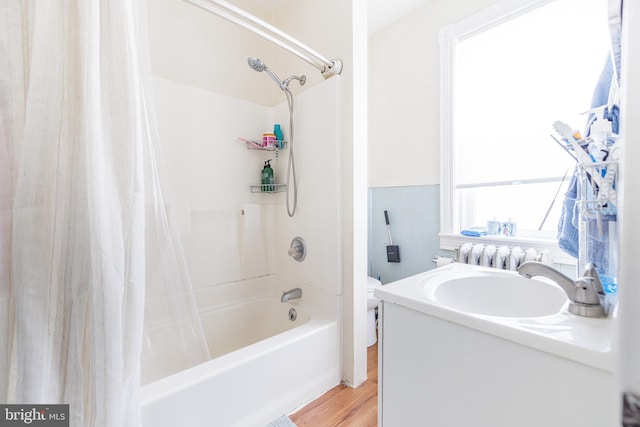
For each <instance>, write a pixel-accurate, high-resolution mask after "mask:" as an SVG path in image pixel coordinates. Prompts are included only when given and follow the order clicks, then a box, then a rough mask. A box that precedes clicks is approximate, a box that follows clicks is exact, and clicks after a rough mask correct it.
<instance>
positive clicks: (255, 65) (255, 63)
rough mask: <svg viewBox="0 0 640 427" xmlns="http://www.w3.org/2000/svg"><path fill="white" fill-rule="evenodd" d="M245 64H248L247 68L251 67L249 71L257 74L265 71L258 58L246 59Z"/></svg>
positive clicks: (263, 64)
mask: <svg viewBox="0 0 640 427" xmlns="http://www.w3.org/2000/svg"><path fill="white" fill-rule="evenodd" d="M247 63H248V64H249V67H251V69H253V70H255V71H258V72H263V71H264V70H266V69H267V66H266V64H265V63H264V62H262V61H261V60H259V59H258V58H247Z"/></svg>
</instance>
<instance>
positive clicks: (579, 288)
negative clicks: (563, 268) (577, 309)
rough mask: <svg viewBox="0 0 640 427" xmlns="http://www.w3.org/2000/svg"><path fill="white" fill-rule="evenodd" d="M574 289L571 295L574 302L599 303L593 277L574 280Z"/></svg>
mask: <svg viewBox="0 0 640 427" xmlns="http://www.w3.org/2000/svg"><path fill="white" fill-rule="evenodd" d="M575 283H576V291H575V294H574V297H573V300H574V301H575V302H579V303H581V304H600V298H599V297H598V291H597V289H596V288H595V286H596V285H595V280H594V279H593V277H581V278H579V279H577V280H576V282H575Z"/></svg>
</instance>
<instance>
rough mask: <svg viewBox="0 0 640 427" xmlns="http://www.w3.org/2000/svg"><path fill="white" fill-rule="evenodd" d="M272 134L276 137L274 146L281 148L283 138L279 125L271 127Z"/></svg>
mask: <svg viewBox="0 0 640 427" xmlns="http://www.w3.org/2000/svg"><path fill="white" fill-rule="evenodd" d="M273 133H274V134H275V135H276V144H277V146H278V148H282V147H283V145H284V137H283V136H282V129H281V128H280V125H279V124H277V123H276V124H275V125H273Z"/></svg>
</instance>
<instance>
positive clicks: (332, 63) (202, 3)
mask: <svg viewBox="0 0 640 427" xmlns="http://www.w3.org/2000/svg"><path fill="white" fill-rule="evenodd" d="M183 1H185V2H187V3H191V4H192V5H194V6H197V7H199V8H200V9H203V10H205V11H207V12H211V13H214V14H216V15H218V16H220V17H221V18H224V19H226V20H227V21H230V22H232V23H234V24H236V25H239V26H241V27H242V28H245V29H247V30H249V31H252V32H254V33H255V34H257V35H259V36H261V37H263V38H265V39H267V40H269V41H270V42H272V43H274V44H276V45H278V46H280V47H281V48H283V49H285V50H287V51H288V52H290V53H292V54H294V55H296V56H297V57H299V58H300V59H302V60H303V61H305V62H307V63H309V64H311V65H312V66H314V67H315V68H317V69H318V70H320V73H321V74H322V75H323V76H324V77H325V78H328V77H331V76H332V75H334V74H340V73H341V72H342V61H341V60H340V59H327V58H325V57H324V56H322V55H320V54H319V53H318V52H316V51H315V50H313V49H311V48H310V47H308V46H306V45H305V44H303V43H301V42H300V41H299V40H296V39H295V38H293V37H291V36H290V35H289V34H287V33H285V32H283V31H281V30H279V29H277V28H276V27H274V26H273V25H271V24H269V23H268V22H265V21H263V20H262V19H259V18H256V17H255V16H253V15H251V14H250V13H248V12H246V11H244V10H242V9H240V8H239V7H236V6H234V5H232V4H230V3H227V2H226V1H224V0H183Z"/></svg>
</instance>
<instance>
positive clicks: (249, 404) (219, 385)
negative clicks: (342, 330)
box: [141, 282, 340, 427]
mask: <svg viewBox="0 0 640 427" xmlns="http://www.w3.org/2000/svg"><path fill="white" fill-rule="evenodd" d="M252 287H253V288H256V289H258V290H259V291H258V294H261V295H258V296H252V297H246V295H244V294H247V293H251V289H249V290H248V291H247V290H246V289H244V288H252ZM272 287H273V286H272ZM275 288H282V287H278V286H277V285H275ZM286 289H288V288H284V289H281V290H286ZM225 293H227V294H229V295H226V297H227V298H228V299H231V300H233V301H232V302H230V303H226V304H222V305H220V304H219V305H217V306H214V305H212V304H211V302H212V300H219V299H220V298H221V297H222V296H223V295H224V294H225ZM254 294H255V292H254ZM196 295H197V298H198V303H199V305H200V312H201V317H202V321H203V328H204V332H205V335H206V337H207V342H208V345H209V348H210V352H211V356H212V360H210V361H208V362H205V363H202V364H200V365H197V366H195V367H193V368H190V369H187V370H184V371H182V372H178V373H176V374H173V375H170V376H168V377H166V378H162V379H160V380H157V381H155V382H152V383H150V384H147V385H145V386H144V387H143V388H142V396H141V406H142V409H141V410H142V420H143V421H142V424H143V426H144V427H165V426H166V427H175V426H189V427H199V426H208V427H210V426H224V427H231V426H247V427H253V426H259V427H261V426H265V425H266V424H268V423H269V422H270V421H273V420H274V419H276V418H278V417H279V416H280V415H282V414H288V413H291V412H292V411H293V410H295V409H296V408H298V407H300V406H302V405H304V404H305V403H307V402H309V401H310V400H312V399H313V398H315V397H317V396H318V395H320V394H322V393H324V392H325V391H327V390H329V389H330V388H332V387H334V386H335V385H337V384H338V383H339V382H340V364H339V359H338V336H339V335H338V325H337V321H336V320H330V319H328V316H326V315H323V314H320V312H318V311H316V310H313V309H311V308H309V307H308V306H307V305H306V304H305V303H304V299H305V293H304V289H303V296H302V299H300V300H295V301H292V302H287V303H281V302H280V299H279V296H278V294H277V293H275V292H273V290H272V289H270V286H269V285H268V284H264V283H262V284H260V283H258V284H256V283H253V282H241V283H237V284H233V285H232V286H227V285H224V286H222V287H216V289H214V290H212V291H211V292H206V291H205V292H204V293H203V292H202V291H200V293H199V294H198V293H197V294H196ZM291 308H295V310H296V312H297V319H296V320H295V321H290V320H289V310H290V309H291Z"/></svg>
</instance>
